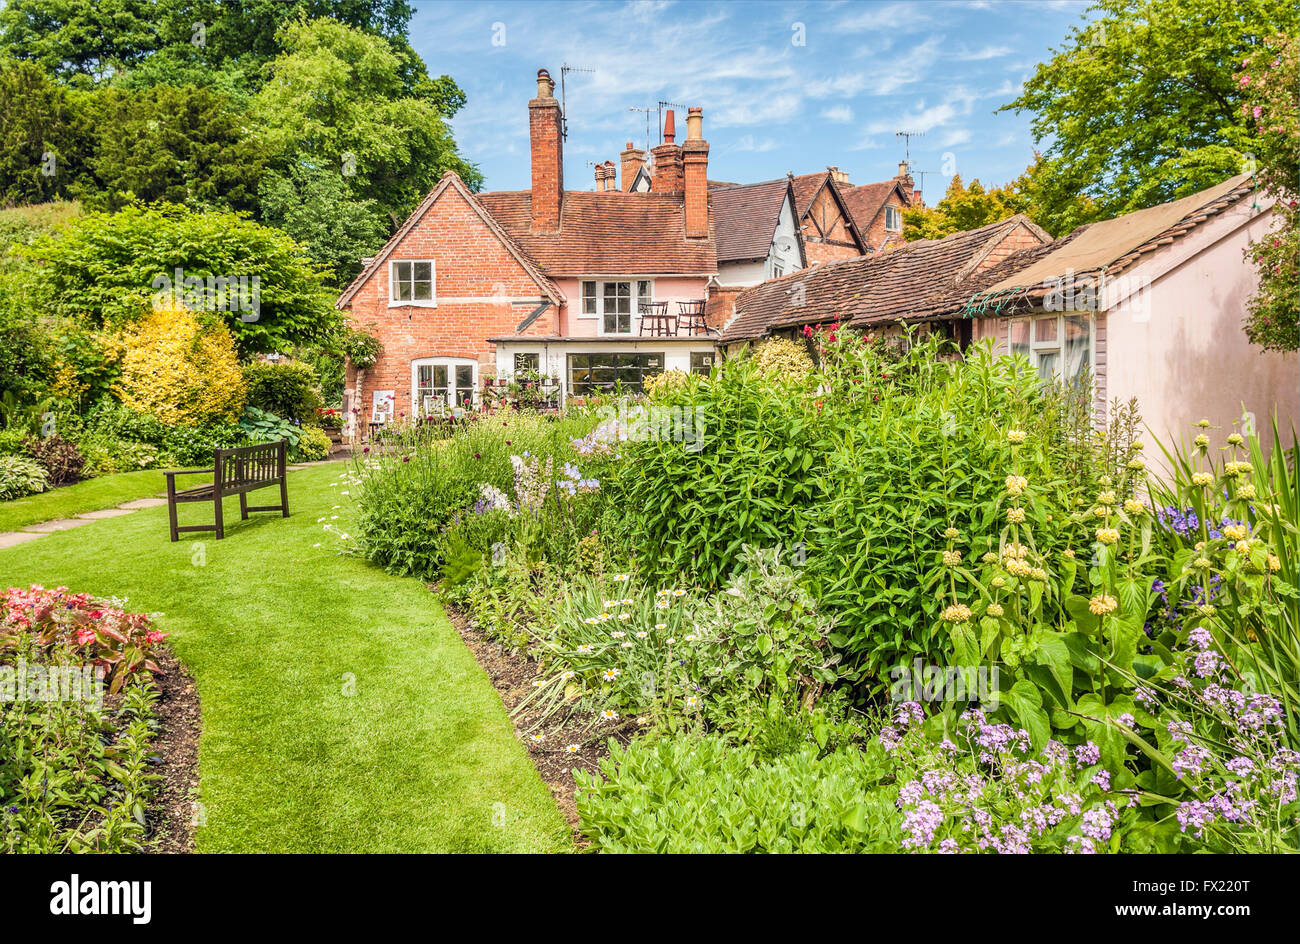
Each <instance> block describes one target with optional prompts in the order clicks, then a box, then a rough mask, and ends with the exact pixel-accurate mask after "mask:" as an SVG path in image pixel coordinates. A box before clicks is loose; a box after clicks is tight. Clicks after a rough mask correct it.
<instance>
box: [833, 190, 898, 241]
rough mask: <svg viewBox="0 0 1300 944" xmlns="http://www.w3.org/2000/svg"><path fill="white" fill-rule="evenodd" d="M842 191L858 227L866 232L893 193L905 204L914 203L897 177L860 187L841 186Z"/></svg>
mask: <svg viewBox="0 0 1300 944" xmlns="http://www.w3.org/2000/svg"><path fill="white" fill-rule="evenodd" d="M840 192H841V193H842V194H844V202H845V203H846V204H848V207H849V212H850V213H852V214H853V220H854V222H855V223H857V224H858V229H860V230H861V231H862V232H864V233H865V232H867V231H868V229H870V227H871V223H872V221H873V220H874V219H875V218H876V217H877V216H879V215H880V211H881V210H883V209H884V208H885V204H886V203H887V202H888V201H889V197H890V196H891V195H892V194H893V193H895V192H897V193H898V194H899V196H900V197H901V198H902V203H903V206H905V207H907V206H911V205H912V195H911V194H910V193H908V192H907V191H906V190H904V189H903V185H902V184H901V183H899V181H898V178H897V177H895V178H893V179H892V180H882V181H880V182H879V183H874V184H863V185H862V186H860V187H841V188H840Z"/></svg>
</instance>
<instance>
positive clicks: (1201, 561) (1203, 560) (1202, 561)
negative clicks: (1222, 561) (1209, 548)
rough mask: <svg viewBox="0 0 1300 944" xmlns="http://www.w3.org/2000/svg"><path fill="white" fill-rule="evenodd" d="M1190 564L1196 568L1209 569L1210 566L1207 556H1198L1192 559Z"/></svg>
mask: <svg viewBox="0 0 1300 944" xmlns="http://www.w3.org/2000/svg"><path fill="white" fill-rule="evenodd" d="M1192 566H1193V567H1195V568H1197V569H1198V570H1209V569H1210V566H1211V565H1210V559H1209V558H1208V557H1198V558H1196V560H1194V561H1192Z"/></svg>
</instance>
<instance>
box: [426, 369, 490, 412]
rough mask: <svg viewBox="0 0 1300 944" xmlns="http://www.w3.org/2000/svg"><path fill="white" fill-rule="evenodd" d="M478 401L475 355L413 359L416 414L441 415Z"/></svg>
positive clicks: (468, 407) (469, 406) (466, 407)
mask: <svg viewBox="0 0 1300 944" xmlns="http://www.w3.org/2000/svg"><path fill="white" fill-rule="evenodd" d="M477 402H478V361H476V360H474V359H473V358H472V357H421V358H419V359H418V360H414V361H411V403H412V404H413V405H414V406H413V408H414V411H415V413H416V415H417V416H428V415H429V414H431V413H432V414H441V413H445V412H446V411H447V410H449V409H451V408H453V407H463V408H465V409H471V408H473V406H474V405H475V404H476V403H477Z"/></svg>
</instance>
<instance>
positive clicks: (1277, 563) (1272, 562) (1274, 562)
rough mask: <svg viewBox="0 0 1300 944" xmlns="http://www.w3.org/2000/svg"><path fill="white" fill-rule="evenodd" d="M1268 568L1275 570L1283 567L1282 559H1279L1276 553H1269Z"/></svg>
mask: <svg viewBox="0 0 1300 944" xmlns="http://www.w3.org/2000/svg"><path fill="white" fill-rule="evenodd" d="M1268 569H1269V570H1271V571H1274V572H1276V571H1279V570H1281V569H1282V561H1281V560H1279V559H1278V556H1277V555H1276V554H1270V555H1268Z"/></svg>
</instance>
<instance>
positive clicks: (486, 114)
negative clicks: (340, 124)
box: [411, 0, 1087, 204]
mask: <svg viewBox="0 0 1300 944" xmlns="http://www.w3.org/2000/svg"><path fill="white" fill-rule="evenodd" d="M1086 6H1087V4H1086V3H1084V2H1076V0H1021V2H1013V0H966V2H962V0H951V2H950V0H920V2H896V0H881V2H852V3H850V2H839V3H834V2H832V3H794V2H782V0H773V2H730V3H707V2H690V0H677V2H652V0H645V2H631V3H615V2H539V0H532V2H523V3H508V2H507V3H502V2H497V3H492V2H474V3H465V2H453V3H442V2H431V0H416V3H415V16H414V17H413V18H412V20H411V43H412V45H413V46H414V47H415V49H416V51H417V52H419V53H420V54H421V55H422V56H423V57H424V59H425V62H426V63H427V64H428V66H429V71H430V72H431V73H432V74H434V75H439V74H442V73H447V74H449V75H451V76H452V77H454V78H455V79H456V81H457V82H458V83H459V84H460V86H461V88H463V89H464V90H465V92H466V94H467V96H468V98H469V102H468V104H467V105H466V107H465V108H464V109H463V110H462V111H461V112H460V113H459V114H458V115H457V116H456V118H455V119H454V121H453V128H454V131H455V134H456V139H457V141H458V143H459V144H460V147H461V149H462V151H463V153H464V154H465V156H466V157H468V158H469V159H470V160H472V161H474V162H476V163H477V164H478V165H479V166H480V167H481V168H482V170H483V172H484V174H485V175H486V178H487V181H486V188H487V189H489V190H519V189H526V188H527V187H528V186H529V161H528V109H527V102H528V99H529V98H530V97H532V96H533V95H534V94H535V89H536V82H535V78H534V77H535V75H536V72H537V70H538V69H539V68H542V67H545V68H547V69H549V70H550V72H551V75H552V76H553V77H554V78H555V79H556V81H557V83H558V81H559V78H560V66H561V64H563V63H566V62H567V63H569V64H570V65H574V66H581V67H584V68H589V69H594V70H595V71H594V72H593V73H570V74H569V78H568V82H567V86H568V115H569V138H568V141H567V142H566V144H565V166H564V179H565V187H566V188H567V189H570V190H590V189H592V186H593V177H592V167H591V166H590V165H589V164H588V162H600V161H604V160H606V159H608V160H612V161H614V163H615V164H617V163H618V152H619V151H621V150H622V149H623V146H624V143H625V142H626V141H628V140H633V141H636V142H638V146H644V142H645V137H646V122H645V115H644V114H643V113H639V112H631V111H629V110H628V109H629V108H630V107H632V106H640V107H645V106H651V107H654V106H655V105H656V103H657V102H658V101H660V100H661V99H662V100H664V101H670V102H680V103H682V104H685V105H700V106H702V107H703V108H704V136H705V138H706V139H708V141H709V144H710V154H709V176H710V177H711V178H714V179H718V180H730V181H736V182H741V183H747V182H753V181H760V180H771V179H773V178H776V177H781V176H784V175H785V173H786V171H791V170H792V171H794V172H795V173H809V172H812V171H815V170H819V169H821V168H824V167H826V166H827V165H828V164H834V165H837V166H839V167H840V168H841V169H842V170H845V171H847V172H848V173H849V174H850V178H851V181H852V182H853V183H855V184H861V183H869V182H871V181H875V180H884V179H887V178H889V177H892V176H893V175H894V174H895V173H896V172H897V167H898V162H899V161H900V160H901V159H902V158H903V142H902V140H900V139H898V138H896V137H895V132H896V131H900V130H909V131H922V132H924V136H923V137H919V138H916V139H913V141H912V150H911V157H912V167H913V174H914V176H915V177H917V178H918V181H921V175H920V174H919V173H918V172H920V171H928V172H930V173H926V174H925V175H924V178H923V186H924V190H925V196H926V200H927V201H928V202H930V203H931V204H933V203H934V202H935V201H937V200H938V199H939V198H940V197H942V196H943V191H944V188H945V187H946V186H947V183H948V177H947V176H945V174H944V171H945V170H948V171H951V170H953V169H955V171H956V172H957V173H960V174H961V175H962V177H963V179H964V180H966V181H969V180H970V179H971V178H974V177H978V178H979V179H980V180H981V181H983V182H984V183H986V184H988V183H991V184H1001V183H1005V182H1006V181H1008V180H1011V179H1012V178H1014V177H1015V176H1017V175H1018V174H1019V173H1020V172H1021V171H1022V170H1023V169H1024V168H1025V166H1026V165H1027V164H1028V163H1029V161H1030V160H1031V158H1032V156H1033V147H1034V142H1033V137H1032V135H1031V134H1030V131H1029V115H1027V114H1023V115H1016V114H1015V113H1013V112H1003V113H999V114H995V110H996V109H997V108H998V107H999V106H1000V105H1003V104H1005V103H1006V102H1009V101H1010V100H1011V99H1013V98H1014V97H1015V96H1016V95H1017V93H1018V90H1019V87H1020V85H1021V83H1022V82H1023V81H1024V80H1025V78H1026V77H1028V76H1029V75H1030V74H1032V72H1033V69H1034V66H1035V65H1036V64H1037V63H1039V62H1041V61H1044V60H1045V59H1046V58H1048V56H1049V51H1050V49H1051V48H1052V47H1054V46H1055V47H1059V46H1060V45H1061V44H1062V42H1063V41H1064V39H1065V37H1066V35H1067V33H1068V31H1069V28H1070V27H1071V26H1074V25H1078V24H1080V23H1082V22H1083V20H1082V19H1081V17H1082V14H1083V12H1084V10H1085V8H1086ZM799 39H802V40H803V43H802V44H801V45H800V44H799V43H798V40H799ZM557 94H558V89H557ZM682 118H684V115H679V116H678V126H679V129H680V133H679V136H678V140H679V141H681V140H682V139H683V138H684V136H685V126H684V123H683V122H682ZM652 143H658V142H657V139H656V140H655V141H654V142H652Z"/></svg>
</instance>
